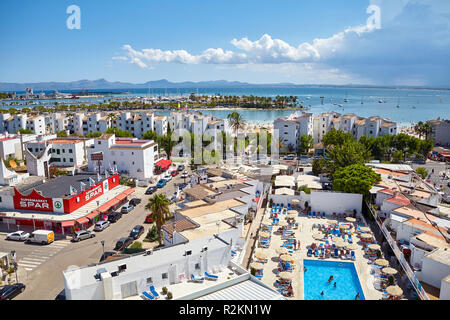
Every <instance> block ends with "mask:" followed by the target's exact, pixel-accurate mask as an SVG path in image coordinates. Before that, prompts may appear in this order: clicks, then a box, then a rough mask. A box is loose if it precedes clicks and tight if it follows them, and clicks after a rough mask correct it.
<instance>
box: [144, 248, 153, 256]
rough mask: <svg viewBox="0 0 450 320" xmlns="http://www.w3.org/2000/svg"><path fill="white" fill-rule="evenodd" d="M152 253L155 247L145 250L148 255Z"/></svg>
mask: <svg viewBox="0 0 450 320" xmlns="http://www.w3.org/2000/svg"><path fill="white" fill-rule="evenodd" d="M152 254H153V249H148V250H145V255H146V256H149V255H152Z"/></svg>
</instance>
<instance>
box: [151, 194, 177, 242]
mask: <svg viewBox="0 0 450 320" xmlns="http://www.w3.org/2000/svg"><path fill="white" fill-rule="evenodd" d="M169 205H170V201H169V199H167V197H166V195H165V194H155V195H154V196H153V197H151V198H150V199H148V203H147V204H146V205H145V210H148V211H150V212H151V218H152V219H153V221H155V223H156V229H157V230H158V242H159V245H160V246H161V245H162V239H161V228H162V226H163V225H164V224H165V223H166V219H169V218H171V217H172V214H171V213H170V211H169Z"/></svg>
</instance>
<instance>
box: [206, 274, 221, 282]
mask: <svg viewBox="0 0 450 320" xmlns="http://www.w3.org/2000/svg"><path fill="white" fill-rule="evenodd" d="M205 278H206V280H213V281H216V280H217V279H219V277H218V276H216V275H214V274H209V273H208V272H205Z"/></svg>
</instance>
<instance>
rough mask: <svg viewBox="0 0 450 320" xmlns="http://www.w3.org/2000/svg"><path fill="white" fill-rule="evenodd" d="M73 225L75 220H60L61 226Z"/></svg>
mask: <svg viewBox="0 0 450 320" xmlns="http://www.w3.org/2000/svg"><path fill="white" fill-rule="evenodd" d="M74 225H75V221H73V220H69V221H61V227H62V228H64V227H73V226H74Z"/></svg>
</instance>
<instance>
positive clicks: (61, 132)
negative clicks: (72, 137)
mask: <svg viewBox="0 0 450 320" xmlns="http://www.w3.org/2000/svg"><path fill="white" fill-rule="evenodd" d="M56 136H57V137H58V138H65V137H67V132H66V131H64V130H61V131H59V132H58V133H57V134H56Z"/></svg>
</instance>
